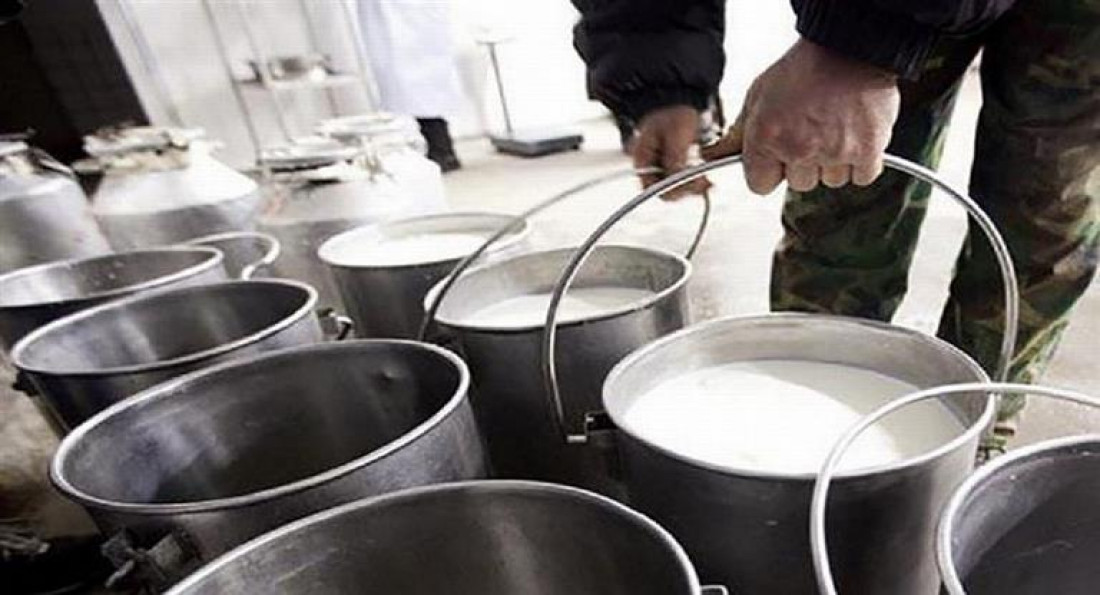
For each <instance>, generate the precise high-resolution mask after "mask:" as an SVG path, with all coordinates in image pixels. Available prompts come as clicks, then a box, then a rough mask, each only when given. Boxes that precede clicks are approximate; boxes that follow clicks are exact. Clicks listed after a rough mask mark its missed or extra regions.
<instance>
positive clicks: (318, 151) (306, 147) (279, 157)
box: [260, 136, 363, 171]
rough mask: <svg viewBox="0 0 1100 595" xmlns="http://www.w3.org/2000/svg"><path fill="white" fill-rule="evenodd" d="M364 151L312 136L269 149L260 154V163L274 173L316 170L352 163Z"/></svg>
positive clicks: (329, 139)
mask: <svg viewBox="0 0 1100 595" xmlns="http://www.w3.org/2000/svg"><path fill="white" fill-rule="evenodd" d="M362 153H363V149H362V148H360V147H355V146H351V145H346V144H344V143H341V142H339V141H337V140H335V139H331V138H322V137H318V136H310V137H306V138H301V139H296V140H295V141H294V142H293V143H291V144H288V145H280V146H275V147H268V148H266V149H264V150H263V151H262V152H261V153H260V163H261V164H262V165H264V166H265V167H268V168H270V169H271V170H273V171H293V170H300V169H314V168H318V167H325V166H329V165H335V164H337V163H341V162H345V161H350V160H352V159H354V158H356V157H358V156H360V155H361V154H362Z"/></svg>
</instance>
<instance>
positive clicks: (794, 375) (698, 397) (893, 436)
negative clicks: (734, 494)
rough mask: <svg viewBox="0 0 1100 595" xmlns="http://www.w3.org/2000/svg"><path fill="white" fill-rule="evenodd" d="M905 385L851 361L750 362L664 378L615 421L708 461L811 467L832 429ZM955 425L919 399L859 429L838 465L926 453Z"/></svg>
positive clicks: (834, 433) (836, 432)
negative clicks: (864, 430)
mask: <svg viewBox="0 0 1100 595" xmlns="http://www.w3.org/2000/svg"><path fill="white" fill-rule="evenodd" d="M917 390H918V388H917V387H916V386H914V385H912V384H909V383H906V382H902V381H900V380H897V379H895V378H891V377H890V376H887V375H885V374H882V373H879V372H875V371H872V370H867V369H864V368H860V367H856V366H848V365H841V364H832V363H824V362H812V361H799V360H783V359H768V360H750V361H739V362H733V363H727V364H721V365H716V366H711V367H704V368H701V369H697V370H693V371H690V372H687V373H684V374H681V375H677V376H673V377H671V378H669V379H666V380H665V381H663V382H661V383H659V384H657V385H656V386H654V387H653V388H652V389H650V390H649V391H647V392H644V393H642V394H640V395H639V396H638V397H636V398H635V399H634V400H633V401H632V402H631V403H630V404H629V405H628V406H627V407H626V408H625V409H624V417H623V421H622V423H623V425H624V426H625V427H626V428H627V429H628V430H629V431H631V432H632V433H634V434H636V435H638V436H642V437H644V438H645V439H646V440H648V441H650V442H651V443H652V444H654V445H657V446H660V447H662V448H664V449H666V450H669V451H671V452H675V453H677V454H679V455H681V456H685V457H688V458H691V459H694V460H697V461H700V462H702V463H704V464H707V465H712V466H718V467H721V468H727V469H740V470H752V471H758V472H767V473H792V474H798V473H814V472H816V471H817V469H818V468H819V467H820V466H821V464H822V463H823V462H824V460H825V456H826V455H827V454H828V453H829V450H830V448H831V447H832V446H833V445H834V444H835V443H836V441H837V440H838V439H839V438H840V436H841V435H842V434H843V433H844V431H845V430H847V429H848V428H849V427H851V426H852V425H853V424H854V423H856V422H857V421H858V420H859V419H860V418H861V417H863V416H864V415H866V414H868V413H870V412H872V411H874V410H875V409H876V408H878V407H879V406H881V405H883V404H884V403H886V402H888V401H891V400H894V399H896V398H898V397H901V396H903V395H906V394H909V393H913V392H916V391H917ZM962 432H963V426H962V424H961V423H960V422H959V421H958V419H957V418H956V417H955V416H954V415H953V414H952V413H951V412H950V411H948V410H947V409H946V408H945V407H944V406H943V405H942V404H941V403H939V402H924V403H921V404H919V405H918V406H915V407H910V408H907V409H906V410H904V411H902V412H899V413H897V414H895V415H892V416H890V417H888V418H886V419H885V420H883V421H881V422H879V423H878V424H877V425H876V426H874V427H873V428H871V429H870V430H868V432H867V433H866V434H865V435H864V437H863V438H861V439H860V440H859V441H858V442H857V443H856V444H855V445H854V446H853V449H852V451H851V453H849V455H848V456H846V457H845V461H844V462H845V468H847V469H861V468H867V467H873V466H879V465H886V464H890V463H894V462H897V461H900V460H904V459H907V458H910V457H914V456H919V455H922V454H925V453H927V452H930V451H932V450H934V449H936V448H938V447H940V446H941V445H943V444H946V443H947V442H949V441H951V440H952V439H954V438H956V437H957V436H959V435H960V434H961V433H962Z"/></svg>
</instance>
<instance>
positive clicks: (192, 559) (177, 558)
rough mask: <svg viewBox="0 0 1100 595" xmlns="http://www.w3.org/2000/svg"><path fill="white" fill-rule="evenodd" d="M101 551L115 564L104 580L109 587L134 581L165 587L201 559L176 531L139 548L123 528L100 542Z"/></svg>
mask: <svg viewBox="0 0 1100 595" xmlns="http://www.w3.org/2000/svg"><path fill="white" fill-rule="evenodd" d="M100 553H102V554H103V557H104V558H107V560H109V561H110V562H111V564H112V565H113V566H114V567H115V572H114V573H113V574H111V576H110V577H108V578H107V582H106V584H105V586H106V587H107V588H108V589H110V590H114V589H115V588H116V587H120V586H123V585H134V586H137V587H145V588H148V589H152V590H154V591H156V592H160V591H164V590H165V589H167V588H168V587H170V586H171V585H172V584H173V583H175V582H177V581H178V580H179V579H181V578H183V577H184V576H186V574H187V571H188V570H189V569H190V568H192V567H193V566H195V564H196V563H197V562H199V560H200V559H199V556H198V553H197V552H196V550H195V548H194V547H192V546H191V543H190V541H189V540H188V539H187V537H186V536H184V535H183V534H181V533H178V532H170V533H167V534H165V535H164V536H163V537H161V538H160V540H158V541H157V542H156V543H155V544H153V545H152V546H151V547H148V548H142V547H138V546H137V545H135V542H134V539H133V537H132V536H131V535H130V533H129V531H127V530H125V529H122V530H120V531H119V532H117V533H115V534H114V535H113V536H111V538H110V539H108V540H107V541H106V542H105V543H104V544H103V545H102V547H101V548H100Z"/></svg>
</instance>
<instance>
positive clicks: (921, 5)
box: [573, 0, 1015, 119]
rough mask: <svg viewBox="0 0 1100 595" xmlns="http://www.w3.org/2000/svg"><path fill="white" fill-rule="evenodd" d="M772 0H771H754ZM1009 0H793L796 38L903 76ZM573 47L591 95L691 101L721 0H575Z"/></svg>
mask: <svg viewBox="0 0 1100 595" xmlns="http://www.w3.org/2000/svg"><path fill="white" fill-rule="evenodd" d="M753 1H756V2H768V1H771V0H753ZM1014 1H1015V0H791V4H792V5H793V6H794V10H795V12H796V13H797V14H798V24H797V28H798V32H799V34H801V35H802V37H804V38H806V39H808V40H810V41H813V42H815V43H817V44H819V45H822V46H824V47H827V48H830V49H833V50H835V51H838V52H840V53H842V54H844V55H847V56H850V57H852V58H855V59H859V60H863V61H865V62H868V63H870V64H874V65H876V66H879V67H882V68H885V69H888V70H891V71H893V72H896V73H897V74H899V75H901V76H903V77H912V76H914V74H915V73H916V72H917V71H918V69H919V67H920V65H921V62H922V60H923V59H924V57H925V55H927V53H928V50H929V49H930V48H931V47H932V44H933V43H935V41H936V39H937V38H938V37H939V36H941V35H965V34H967V33H971V32H974V31H977V30H979V29H981V28H982V27H984V26H985V25H987V24H989V23H990V22H992V21H993V20H994V19H996V18H997V17H998V16H1000V15H1001V14H1002V13H1004V11H1006V10H1008V9H1009V8H1010V7H1011V6H1012V4H1013V2H1014ZM573 5H574V6H576V7H577V9H578V10H579V11H580V12H581V20H580V22H579V23H578V24H577V26H576V28H575V30H574V45H575V46H576V48H577V51H578V52H579V53H580V55H581V57H582V58H583V59H584V61H585V63H587V64H588V88H589V92H590V94H591V95H592V97H593V98H595V99H598V100H600V101H602V102H603V103H604V104H605V105H607V106H608V107H609V108H610V109H611V110H612V111H614V112H616V113H618V114H621V115H625V116H627V117H631V118H634V119H637V118H639V117H641V116H642V115H644V114H645V113H646V112H648V111H650V110H652V109H654V108H657V107H661V106H665V105H676V104H686V105H692V106H695V107H697V108H703V107H705V106H706V103H707V100H708V98H709V97H710V96H712V95H713V94H714V93H715V92H716V90H717V89H718V82H719V81H720V80H721V79H722V70H723V68H724V67H725V55H724V53H723V51H722V38H723V34H724V30H725V0H573Z"/></svg>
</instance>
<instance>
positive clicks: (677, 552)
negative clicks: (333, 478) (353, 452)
mask: <svg viewBox="0 0 1100 595" xmlns="http://www.w3.org/2000/svg"><path fill="white" fill-rule="evenodd" d="M365 536H369V538H365ZM270 590H277V591H278V592H280V593H288V594H291V593H303V594H304V593H324V594H334V595H335V594H341V593H349V594H350V593H363V592H364V591H370V592H375V593H395V594H396V593H400V594H402V595H436V594H439V593H450V594H453V595H512V594H515V593H540V594H549V593H569V594H570V595H613V594H621V595H627V594H629V595H647V594H652V595H703V594H707V595H719V594H724V593H726V591H725V589H722V588H720V587H700V586H699V580H698V578H697V577H696V575H695V570H694V569H693V568H692V566H691V562H690V561H689V560H688V558H687V556H686V555H684V552H683V550H682V549H681V548H680V546H679V545H678V544H677V543H676V541H675V540H674V539H673V538H672V537H671V536H670V535H669V534H668V533H667V532H666V531H665V530H663V529H661V527H659V526H658V525H657V524H656V523H654V522H653V521H650V520H649V519H647V518H645V517H643V516H642V515H640V514H638V513H636V512H634V511H632V510H630V509H628V508H626V507H624V506H622V505H621V504H618V503H616V502H614V501H612V500H609V499H607V498H604V497H601V496H598V495H596V494H592V493H589V492H584V491H581V490H577V489H574V488H568V487H565V486H560V485H554V484H543V483H534V482H518V481H479V482H462V483H452V484H447V485H440V486H431V487H424V488H417V489H412V490H406V491H403V492H398V493H395V494H390V495H386V496H381V497H378V498H372V499H370V500H363V501H360V502H354V503H351V504H348V505H345V506H341V507H339V508H334V509H332V510H327V511H324V512H321V513H318V514H316V515H313V516H311V517H308V518H305V519H302V520H300V521H298V522H296V523H293V524H290V525H288V526H286V527H283V528H281V529H279V530H276V531H273V532H271V533H268V534H267V535H264V536H263V537H260V538H258V539H255V540H253V541H251V542H249V543H248V544H246V545H243V546H241V547H239V548H237V549H236V550H234V551H232V552H231V553H229V554H227V555H225V556H223V557H221V558H219V559H218V560H217V561H215V562H214V563H212V564H210V565H208V566H206V567H205V568H203V569H201V570H200V571H198V572H197V573H195V574H194V575H192V576H190V577H188V578H187V579H186V580H185V581H184V582H182V583H180V584H179V585H177V586H176V588H174V589H172V590H171V591H170V592H169V593H171V594H172V595H185V594H187V595H189V594H202V593H254V592H260V591H270Z"/></svg>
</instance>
